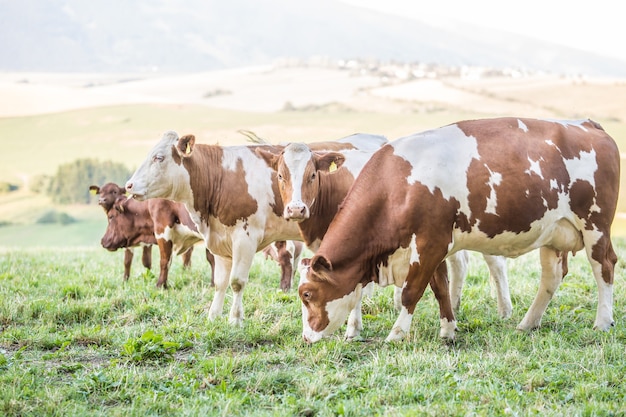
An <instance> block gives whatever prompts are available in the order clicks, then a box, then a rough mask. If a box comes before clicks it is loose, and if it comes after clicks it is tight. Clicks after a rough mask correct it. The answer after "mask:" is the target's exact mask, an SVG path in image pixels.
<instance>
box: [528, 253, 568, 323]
mask: <svg viewBox="0 0 626 417" xmlns="http://www.w3.org/2000/svg"><path fill="white" fill-rule="evenodd" d="M539 257H540V259H541V281H540V283H539V290H538V291H537V295H536V296H535V300H534V301H533V303H532V305H531V306H530V308H529V309H528V311H527V312H526V315H525V316H524V318H523V319H522V321H521V322H520V323H519V324H518V325H517V329H518V330H532V329H535V328H537V327H539V326H541V317H542V316H543V313H544V312H545V311H546V308H547V307H548V303H549V302H550V300H551V299H552V296H553V295H554V292H555V291H556V290H557V288H558V287H559V284H560V283H561V280H562V279H563V269H562V268H563V267H562V258H561V253H560V252H559V251H556V250H554V249H551V248H548V247H546V246H544V247H542V248H540V249H539Z"/></svg>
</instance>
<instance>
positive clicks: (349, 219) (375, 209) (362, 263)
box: [316, 174, 408, 286]
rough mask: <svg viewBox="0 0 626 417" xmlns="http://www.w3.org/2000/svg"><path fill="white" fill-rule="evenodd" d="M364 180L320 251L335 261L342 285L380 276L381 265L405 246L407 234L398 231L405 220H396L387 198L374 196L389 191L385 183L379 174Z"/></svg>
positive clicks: (335, 274) (335, 272) (348, 198)
mask: <svg viewBox="0 0 626 417" xmlns="http://www.w3.org/2000/svg"><path fill="white" fill-rule="evenodd" d="M361 175H362V174H361ZM360 184H361V185H359V184H358V183H355V184H354V186H353V187H352V188H351V189H350V191H349V192H348V194H347V196H346V197H345V199H344V201H343V203H342V204H341V208H340V209H339V211H338V212H337V214H336V216H335V218H334V219H333V220H332V222H331V224H330V226H329V227H328V231H327V233H326V235H325V236H324V240H323V241H322V244H321V245H320V248H319V250H318V251H317V252H316V254H318V255H323V256H325V257H326V258H327V259H328V260H329V261H330V262H331V264H332V266H333V274H332V275H333V277H334V278H333V279H334V280H335V281H336V282H338V283H339V282H341V283H342V285H346V283H350V286H356V285H357V284H358V283H359V282H361V283H363V284H367V283H368V282H370V281H372V280H376V277H377V276H378V268H379V267H380V265H387V263H388V259H389V256H390V255H392V254H393V253H394V252H395V251H396V250H397V249H398V248H399V247H400V246H402V243H401V242H400V240H401V239H403V237H402V236H400V234H399V233H397V232H396V231H398V230H402V227H401V224H402V223H400V224H395V223H394V220H393V218H394V215H393V213H391V212H390V211H389V207H387V208H385V207H386V206H385V201H384V199H371V198H370V196H371V195H381V196H384V195H386V194H387V193H386V190H385V184H383V182H382V181H380V180H379V179H378V178H377V179H376V180H375V181H363V182H361V183H360ZM396 217H397V216H396ZM395 221H400V222H402V219H397V218H396V219H395ZM406 244H407V245H408V242H407V243H406Z"/></svg>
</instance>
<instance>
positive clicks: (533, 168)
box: [525, 157, 543, 179]
mask: <svg viewBox="0 0 626 417" xmlns="http://www.w3.org/2000/svg"><path fill="white" fill-rule="evenodd" d="M528 162H530V167H529V168H528V169H527V170H526V171H525V173H526V174H528V175H531V174H533V173H534V174H537V175H538V176H539V178H541V179H543V174H542V173H541V165H539V162H540V160H537V161H533V160H532V159H530V157H528Z"/></svg>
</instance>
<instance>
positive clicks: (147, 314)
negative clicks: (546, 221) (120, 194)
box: [0, 240, 626, 416]
mask: <svg viewBox="0 0 626 417" xmlns="http://www.w3.org/2000/svg"><path fill="white" fill-rule="evenodd" d="M616 243H617V245H616V246H617V251H618V256H619V257H620V261H619V263H618V268H617V273H616V280H615V319H616V327H615V328H614V329H612V330H611V331H610V332H607V333H600V332H596V331H593V330H592V329H591V328H592V325H593V320H594V317H595V309H596V302H597V293H596V285H595V282H594V280H593V278H592V277H591V275H590V269H589V265H588V263H587V261H586V259H585V258H584V256H582V254H578V255H577V256H576V257H574V258H573V259H571V261H570V274H569V275H568V276H567V277H566V278H565V280H564V282H563V284H562V285H561V287H560V288H559V290H558V291H557V293H556V295H555V298H554V299H553V301H552V302H551V303H550V305H549V306H548V310H547V312H546V314H545V316H544V319H543V327H542V328H541V329H539V330H536V331H533V332H531V333H529V334H526V333H521V332H518V331H516V330H515V326H516V324H517V323H518V322H519V321H520V320H521V318H522V316H523V314H524V313H525V311H526V309H527V308H528V306H529V305H530V303H531V302H532V298H533V297H534V294H535V291H536V288H537V284H538V276H539V269H538V256H537V254H536V253H531V254H529V255H526V256H523V257H520V258H517V259H512V260H510V261H509V275H510V286H511V293H512V299H513V305H514V314H513V318H512V319H511V320H501V319H499V318H498V316H497V313H496V305H495V304H496V303H495V300H494V299H493V298H491V296H490V295H489V293H490V291H489V285H488V282H487V279H486V276H487V270H486V266H485V264H484V262H483V261H482V260H481V258H480V257H476V256H473V257H472V258H471V262H472V263H471V265H470V271H469V276H468V278H467V283H466V288H465V292H464V297H463V301H462V307H461V312H460V314H459V317H458V319H459V332H458V340H457V342H456V343H454V344H447V343H445V342H442V341H441V340H439V338H438V336H437V335H438V327H439V324H438V318H437V315H438V314H437V312H438V309H437V306H436V303H435V301H434V297H433V296H432V293H431V292H430V290H427V292H426V294H425V296H424V298H423V299H422V301H421V302H420V303H419V304H418V307H417V309H416V313H415V317H414V321H413V326H412V329H411V333H410V335H409V337H408V338H407V340H405V341H403V342H399V343H391V344H388V343H385V342H384V339H385V337H386V335H387V333H388V332H389V330H390V329H391V326H392V324H393V322H394V320H395V318H396V313H395V312H394V311H393V302H392V299H391V298H392V297H391V295H392V289H391V288H386V289H379V290H377V291H376V292H375V295H374V297H373V299H368V300H366V301H365V303H364V325H365V330H364V332H363V334H362V336H363V339H362V341H359V342H352V343H348V342H344V341H342V340H341V338H340V337H339V335H338V336H337V337H333V338H330V339H326V340H323V341H321V342H319V343H317V344H315V345H312V346H309V345H306V344H305V343H304V342H302V340H301V335H300V333H301V318H300V304H299V300H298V298H297V294H296V292H295V291H293V290H292V291H291V292H290V293H287V294H284V293H282V292H280V291H278V287H279V277H278V267H277V266H276V265H275V264H273V263H271V262H269V261H264V260H262V259H261V257H257V258H256V260H255V263H254V265H253V268H252V277H251V281H250V284H249V286H248V288H247V290H246V295H245V298H244V303H245V313H246V321H245V324H244V326H243V327H241V328H232V327H230V326H229V325H228V321H227V319H226V317H223V318H220V319H218V320H217V321H215V322H210V321H208V319H207V314H206V310H207V306H208V304H209V302H210V300H211V298H212V296H213V290H212V289H211V288H210V286H209V283H208V277H207V275H206V272H207V267H206V262H205V261H204V260H203V259H202V253H201V251H195V253H194V259H193V262H194V264H193V266H192V268H191V270H188V271H185V270H183V269H182V266H181V262H180V260H179V259H176V260H174V262H173V265H172V271H171V274H170V282H171V289H170V290H168V291H161V290H157V289H156V288H155V287H154V286H155V282H156V279H155V277H154V275H153V274H152V273H146V272H144V271H143V268H142V267H141V265H140V262H139V259H136V261H135V263H134V265H133V270H132V274H131V278H130V280H129V281H128V282H126V283H123V282H122V279H121V275H122V252H121V251H119V252H115V253H109V252H106V251H104V250H103V249H101V248H94V247H87V248H85V247H83V248H65V249H58V248H57V249H52V248H36V249H15V248H14V249H4V250H3V251H2V252H0V415H6V416H24V415H37V416H43V415H49V416H66V415H93V416H105V415H106V416H148V415H155V416H156V415H183V416H184V415H189V416H196V415H223V416H226V415H228V416H233V415H260V416H283V415H299V416H334V415H347V416H361V415H363V416H370V415H392V416H405V415H406V416H413V415H433V416H440V415H559V416H560V415H572V416H578V415H579V416H595V415H599V416H605V415H606V416H608V415H623V414H624V413H626V398H625V397H626V381H625V380H624V375H625V374H626V359H625V356H624V346H625V343H626V306H625V305H624V303H623V301H622V300H624V299H625V296H626V294H625V292H626V286H625V285H624V280H623V277H624V267H625V265H626V264H625V263H624V261H623V259H625V255H626V241H623V240H617V241H616ZM137 258H139V257H137ZM229 307H230V303H229V299H228V298H227V305H226V308H227V309H228V308H229Z"/></svg>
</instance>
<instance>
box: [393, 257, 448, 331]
mask: <svg viewBox="0 0 626 417" xmlns="http://www.w3.org/2000/svg"><path fill="white" fill-rule="evenodd" d="M434 269H435V268H433V267H432V266H429V265H428V264H425V265H422V266H420V264H418V263H414V264H412V265H411V267H410V268H409V273H408V275H407V279H406V283H405V285H404V289H403V290H402V309H401V311H400V315H399V316H398V319H397V320H396V322H395V323H394V325H393V328H392V329H391V332H390V333H389V336H387V339H386V340H387V341H388V342H390V341H396V340H401V339H403V338H404V337H405V336H406V335H407V334H408V332H409V329H410V327H411V321H412V320H413V312H414V311H415V306H416V304H417V302H418V301H419V300H420V298H422V295H424V290H425V289H426V286H427V285H428V283H429V282H431V286H432V288H433V292H434V293H435V297H436V298H437V301H439V311H440V320H441V332H440V336H441V337H445V338H448V339H454V330H455V328H456V320H455V319H454V313H453V312H452V305H451V303H450V293H449V288H448V277H447V268H446V264H445V262H440V264H439V265H437V268H436V271H437V275H436V277H435V278H434V280H431V279H430V277H432V276H433V275H434V272H435V271H434Z"/></svg>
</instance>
